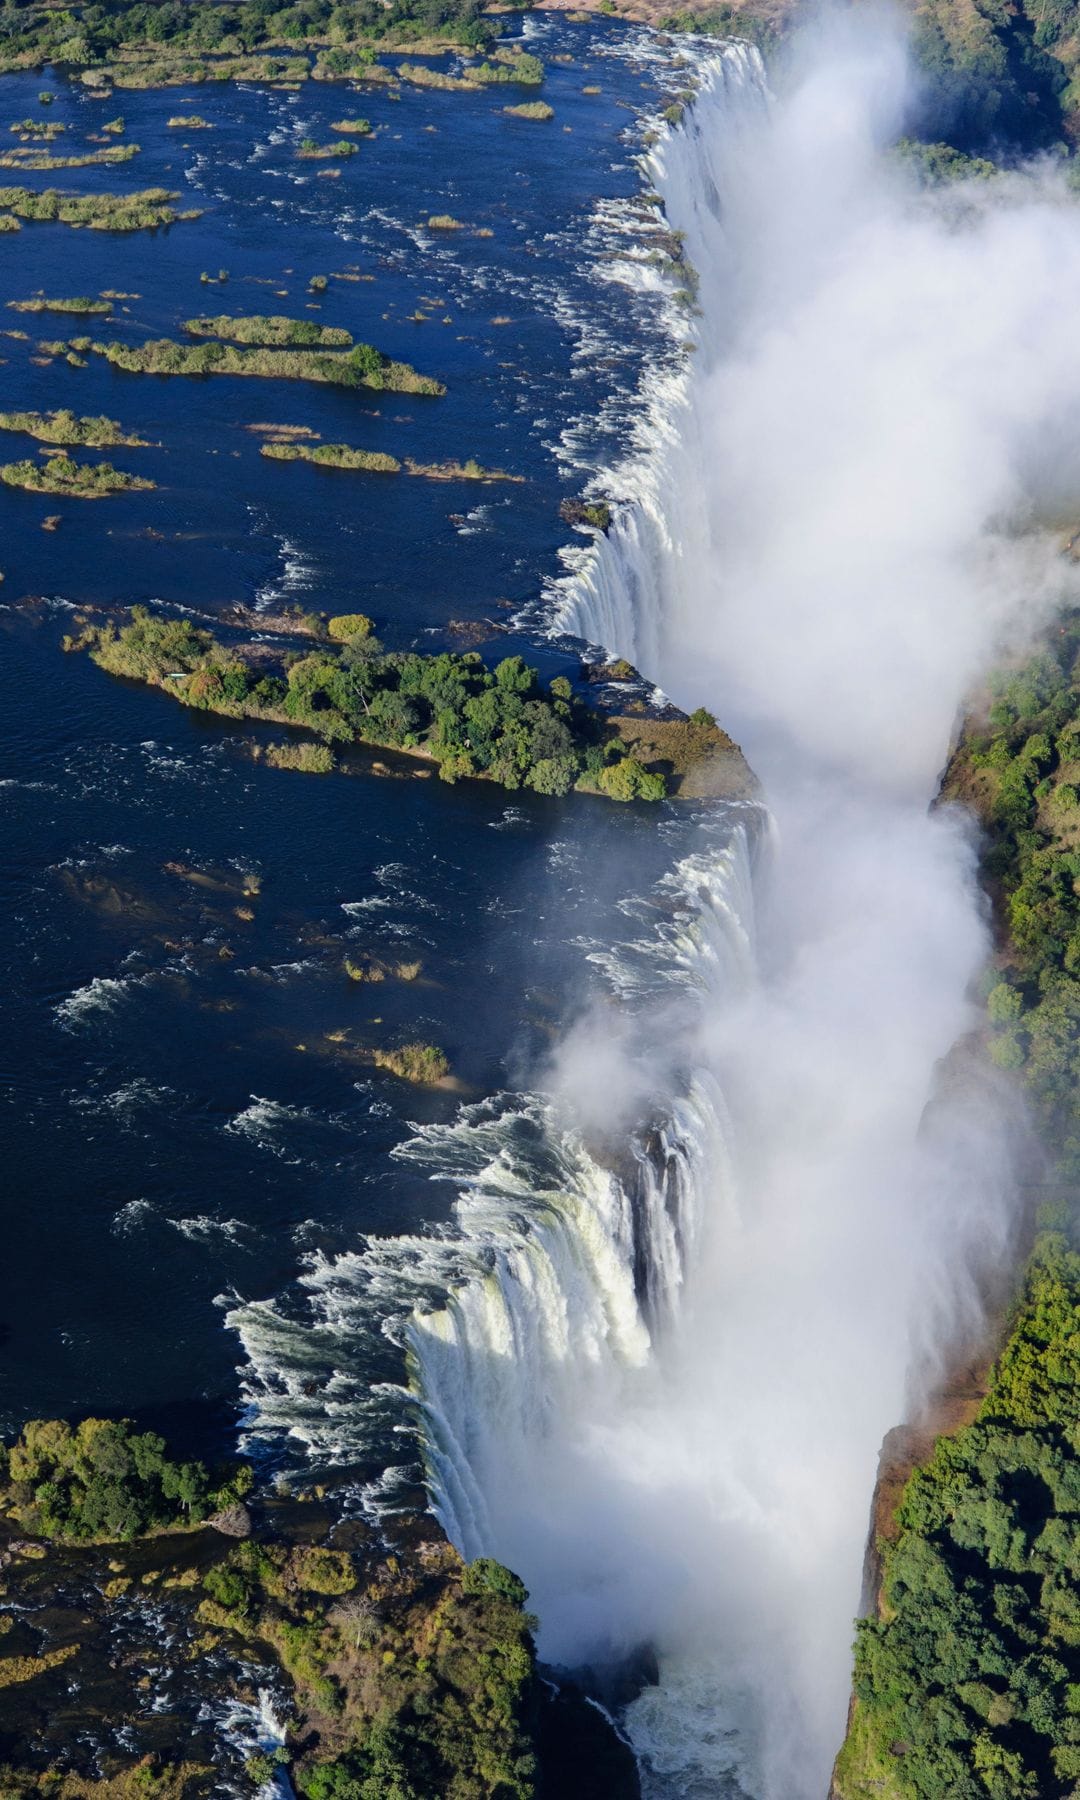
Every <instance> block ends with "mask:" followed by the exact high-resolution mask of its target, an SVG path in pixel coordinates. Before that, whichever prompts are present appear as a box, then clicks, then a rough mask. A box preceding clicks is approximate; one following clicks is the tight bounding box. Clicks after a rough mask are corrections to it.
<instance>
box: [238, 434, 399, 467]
mask: <svg viewBox="0 0 1080 1800" xmlns="http://www.w3.org/2000/svg"><path fill="white" fill-rule="evenodd" d="M259 455H260V456H266V457H269V458H270V459H271V461H273V462H307V463H314V465H315V467H316V468H317V469H365V470H367V471H368V472H369V473H371V474H378V475H396V474H397V473H398V471H399V470H400V468H401V464H400V463H399V462H398V459H397V457H396V456H387V455H385V453H384V452H383V451H381V450H355V449H353V447H352V446H351V445H350V444H315V445H312V444H297V443H294V442H284V441H281V440H271V442H270V443H268V444H260V446H259Z"/></svg>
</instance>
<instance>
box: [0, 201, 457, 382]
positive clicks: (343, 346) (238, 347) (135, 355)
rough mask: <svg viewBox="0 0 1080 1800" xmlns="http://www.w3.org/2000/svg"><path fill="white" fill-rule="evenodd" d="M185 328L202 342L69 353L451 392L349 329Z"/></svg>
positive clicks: (264, 324) (126, 365)
mask: <svg viewBox="0 0 1080 1800" xmlns="http://www.w3.org/2000/svg"><path fill="white" fill-rule="evenodd" d="M0 197H2V190H0ZM184 330H185V331H187V332H189V333H190V334H191V335H192V336H193V337H195V338H198V339H200V340H202V341H200V342H197V343H181V342H178V341H176V340H174V339H172V338H152V339H150V340H149V342H147V343H143V344H138V345H131V344H122V343H119V342H114V343H107V344H106V343H100V342H98V341H96V340H94V339H91V338H87V337H79V338H73V339H71V340H70V343H69V344H68V345H67V346H66V348H68V349H70V350H72V351H74V352H75V353H76V354H77V355H83V356H86V355H92V356H101V357H104V358H105V360H106V361H107V362H110V363H112V365H113V367H114V368H117V369H125V370H127V371H128V373H129V374H135V375H262V376H266V377H276V378H278V379H280V380H285V381H316V382H329V383H331V384H333V385H334V386H337V387H351V388H357V387H365V388H373V389H375V390H376V391H382V390H384V389H385V390H386V391H387V392H390V393H395V394H427V395H433V396H437V395H440V394H445V392H446V387H445V385H444V383H443V382H441V381H437V380H436V379H435V378H434V377H433V376H430V375H421V374H419V373H418V372H417V370H416V369H414V368H412V367H411V366H410V365H409V364H408V363H404V362H397V361H395V360H394V359H393V358H392V357H388V356H384V355H383V353H382V351H380V350H377V349H376V348H375V346H374V345H373V344H362V343H356V342H354V340H353V337H352V334H351V333H350V332H348V331H343V330H339V329H337V328H336V327H332V326H320V325H316V324H315V323H314V322H313V321H311V320H309V319H286V318H279V317H277V316H275V315H261V314H254V315H252V316H250V317H243V318H232V317H230V316H229V315H227V314H220V315H218V316H217V317H214V318H197V319H189V320H187V321H186V323H185V325H184ZM225 339H228V340H230V341H228V342H225V341H223V340H225Z"/></svg>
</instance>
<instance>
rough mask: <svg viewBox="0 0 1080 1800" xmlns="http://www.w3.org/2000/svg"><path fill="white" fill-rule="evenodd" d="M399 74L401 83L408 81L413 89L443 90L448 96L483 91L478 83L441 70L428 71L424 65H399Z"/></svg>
mask: <svg viewBox="0 0 1080 1800" xmlns="http://www.w3.org/2000/svg"><path fill="white" fill-rule="evenodd" d="M397 73H398V77H399V79H400V80H401V81H408V82H410V83H411V85H412V86H413V87H422V88H443V89H444V90H445V92H446V93H448V94H478V93H480V91H481V87H480V83H479V82H478V81H470V80H466V79H465V78H464V77H463V76H460V75H444V74H443V73H442V70H441V69H428V68H425V66H424V64H423V63H416V64H411V63H399V64H398V68H397Z"/></svg>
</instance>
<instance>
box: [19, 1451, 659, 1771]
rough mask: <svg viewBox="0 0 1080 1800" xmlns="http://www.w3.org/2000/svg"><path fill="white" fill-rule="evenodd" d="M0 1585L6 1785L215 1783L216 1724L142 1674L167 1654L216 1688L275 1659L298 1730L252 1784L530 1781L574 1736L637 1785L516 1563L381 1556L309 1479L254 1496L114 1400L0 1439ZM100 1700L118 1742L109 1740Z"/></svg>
mask: <svg viewBox="0 0 1080 1800" xmlns="http://www.w3.org/2000/svg"><path fill="white" fill-rule="evenodd" d="M0 1587H2V1590H3V1598H4V1610H3V1612H2V1613H0V1621H2V1623H0V1746H2V1749H0V1795H3V1797H4V1800H29V1797H30V1796H36V1795H49V1796H53V1797H54V1800H147V1797H148V1796H149V1797H151V1800H204V1797H206V1800H209V1796H211V1795H213V1794H214V1793H220V1791H221V1786H220V1783H221V1774H220V1770H219V1769H218V1768H217V1767H216V1766H215V1763H214V1762H213V1761H212V1760H211V1758H212V1757H213V1755H214V1753H215V1751H216V1749H217V1746H216V1744H215V1741H214V1727H213V1725H212V1724H202V1723H191V1724H190V1725H189V1726H188V1728H187V1729H186V1730H185V1733H184V1741H183V1743H180V1742H178V1741H177V1739H176V1734H175V1730H173V1729H172V1728H173V1727H174V1726H175V1720H172V1721H170V1720H168V1719H165V1720H163V1721H162V1720H157V1719H156V1717H155V1715H154V1713H153V1711H152V1710H151V1709H149V1708H148V1705H147V1695H146V1692H145V1690H146V1688H147V1686H148V1683H149V1681H150V1679H151V1677H150V1675H148V1674H147V1673H146V1671H147V1670H149V1671H156V1670H160V1671H161V1673H162V1674H164V1673H165V1672H166V1671H168V1670H170V1669H173V1668H175V1667H176V1665H177V1664H183V1665H184V1666H185V1667H186V1668H187V1670H188V1674H189V1678H190V1679H191V1680H193V1681H195V1682H199V1681H201V1682H202V1683H203V1685H204V1687H205V1691H206V1694H207V1697H208V1698H209V1699H212V1700H213V1701H215V1702H218V1703H219V1702H220V1701H221V1700H222V1699H223V1698H228V1697H229V1696H230V1695H236V1696H237V1697H241V1698H244V1697H252V1689H251V1676H252V1667H253V1665H255V1666H256V1667H258V1668H263V1669H265V1668H266V1667H267V1665H268V1664H269V1665H270V1666H271V1667H272V1668H273V1669H274V1670H276V1672H277V1679H278V1681H279V1683H280V1684H281V1686H282V1688H283V1689H284V1691H285V1693H286V1694H287V1696H288V1715H289V1716H288V1726H287V1732H286V1735H285V1742H284V1744H283V1745H282V1746H281V1748H280V1749H278V1750H276V1751H274V1752H273V1753H271V1754H269V1755H267V1754H263V1753H261V1752H255V1753H253V1754H252V1755H251V1757H250V1758H249V1760H248V1762H247V1765H246V1768H244V1769H243V1770H242V1771H238V1772H237V1773H238V1774H239V1776H240V1780H241V1782H242V1783H244V1784H245V1786H246V1789H247V1791H249V1792H250V1793H252V1794H254V1793H255V1792H256V1790H257V1789H258V1788H259V1787H260V1786H262V1785H263V1784H264V1783H266V1782H268V1781H270V1780H271V1779H272V1778H273V1776H274V1774H275V1772H276V1771H278V1770H287V1772H288V1774H289V1776H290V1778H291V1781H292V1783H293V1785H294V1788H295V1791H296V1792H297V1793H298V1794H299V1795H301V1796H303V1797H304V1800H390V1797H391V1796H394V1797H396V1800H496V1797H498V1800H532V1797H533V1796H534V1795H535V1794H536V1793H537V1791H538V1779H539V1776H540V1765H541V1759H542V1757H543V1756H545V1755H546V1756H548V1757H549V1758H551V1757H552V1756H554V1761H555V1764H556V1766H557V1765H558V1763H559V1761H560V1760H562V1761H565V1760H566V1759H567V1757H568V1756H569V1757H570V1758H572V1757H573V1756H575V1755H581V1754H587V1755H588V1756H589V1757H590V1759H591V1760H592V1761H593V1762H594V1763H595V1762H596V1761H599V1763H600V1764H601V1765H602V1764H603V1762H604V1760H605V1759H607V1761H608V1763H609V1764H610V1766H611V1768H612V1770H613V1772H618V1771H620V1770H621V1772H622V1785H621V1786H619V1785H618V1784H617V1781H616V1780H615V1779H613V1781H612V1783H611V1785H610V1786H609V1788H608V1789H607V1791H608V1792H610V1793H611V1794H613V1795H616V1794H620V1793H621V1794H623V1795H625V1796H626V1800H631V1796H632V1795H633V1794H634V1793H635V1792H636V1784H635V1782H634V1780H633V1769H632V1759H631V1758H630V1756H629V1752H628V1751H627V1750H626V1749H625V1747H624V1746H622V1745H620V1744H619V1743H618V1741H617V1740H616V1739H615V1737H614V1734H612V1733H609V1732H608V1731H607V1728H606V1726H605V1725H604V1724H603V1721H601V1720H600V1719H599V1715H598V1714H596V1713H595V1712H594V1711H593V1709H591V1708H588V1707H587V1706H585V1705H584V1704H583V1703H582V1702H581V1700H580V1698H578V1699H577V1700H576V1701H575V1699H574V1698H573V1697H572V1696H562V1697H560V1699H559V1700H558V1701H555V1700H554V1699H553V1697H552V1695H551V1693H550V1690H549V1687H548V1686H547V1684H545V1683H543V1682H541V1680H540V1679H539V1676H538V1672H537V1667H536V1658H535V1651H534V1647H533V1640H532V1631H533V1627H534V1624H535V1621H534V1620H533V1619H532V1618H531V1617H530V1615H529V1613H528V1612H527V1611H526V1602H527V1595H526V1592H525V1589H524V1587H523V1586H522V1584H521V1582H520V1581H519V1580H518V1579H517V1577H516V1576H515V1575H513V1574H511V1572H510V1571H509V1570H507V1569H505V1568H503V1567H502V1566H501V1565H500V1564H498V1563H496V1562H493V1561H491V1560H490V1559H480V1560H479V1561H477V1562H474V1563H472V1564H465V1563H463V1562H462V1561H461V1559H460V1558H459V1557H458V1556H457V1554H456V1553H455V1552H454V1551H453V1550H452V1549H450V1548H449V1546H448V1545H447V1544H446V1543H445V1542H442V1541H440V1542H420V1543H413V1544H412V1545H402V1546H399V1547H398V1548H396V1549H395V1550H394V1551H393V1552H392V1553H390V1552H388V1551H387V1549H386V1547H385V1545H383V1544H382V1543H381V1542H380V1541H379V1540H378V1539H377V1538H376V1537H375V1535H374V1534H373V1533H371V1532H370V1531H368V1530H367V1528H366V1527H363V1526H360V1525H357V1524H355V1523H353V1524H351V1525H350V1524H341V1523H340V1522H335V1520H334V1518H333V1516H332V1513H331V1510H330V1509H329V1508H328V1507H323V1506H321V1505H320V1504H319V1502H318V1501H317V1500H316V1499H315V1498H314V1497H311V1496H308V1497H306V1499H288V1500H286V1499H282V1498H280V1497H275V1496H272V1495H260V1494H259V1493H258V1492H257V1491H255V1484H254V1480H253V1475H252V1470H251V1468H250V1466H249V1465H248V1464H246V1463H239V1464H233V1465H232V1466H230V1467H228V1468H226V1469H220V1470H216V1471H209V1470H207V1469H206V1468H205V1467H204V1465H203V1464H202V1463H200V1462H193V1461H187V1462H185V1461H179V1460H176V1459H174V1458H173V1457H172V1456H171V1455H170V1453H169V1451H168V1448H167V1446H166V1444H165V1442H164V1440H163V1439H162V1438H161V1437H159V1436H158V1435H157V1434H156V1433H153V1432H145V1431H138V1430H137V1429H136V1428H135V1427H134V1426H133V1425H131V1424H130V1423H129V1422H126V1421H111V1420H103V1419H84V1420H83V1421H82V1422H81V1423H79V1424H77V1425H75V1426H72V1425H70V1424H68V1423H66V1422H64V1421H62V1420H35V1421H32V1422H31V1423H30V1424H28V1425H27V1426H26V1427H25V1428H24V1430H23V1431H22V1433H21V1434H20V1436H19V1437H18V1439H17V1440H16V1441H15V1442H14V1443H11V1444H9V1445H6V1446H3V1445H0ZM148 1605H149V1606H151V1607H152V1608H153V1612H154V1623H153V1624H152V1626H151V1627H149V1628H148V1627H147V1623H146V1609H147V1606H148ZM118 1627H120V1628H121V1629H124V1630H125V1631H126V1633H127V1635H126V1637H125V1639H124V1642H125V1645H126V1646H127V1647H128V1648H127V1653H125V1654H123V1655H117V1654H115V1651H114V1649H113V1644H114V1642H115V1640H114V1639H113V1637H112V1636H111V1634H112V1633H113V1632H114V1631H115V1630H116V1629H117V1628H118ZM132 1645H137V1649H136V1650H135V1652H134V1654H132V1653H131V1650H130V1647H131V1646H132ZM590 1715H591V1716H590ZM103 1717H105V1718H110V1719H117V1720H121V1719H122V1720H124V1721H125V1733H124V1737H125V1738H126V1740H127V1741H126V1745H125V1746H124V1747H121V1745H120V1743H119V1742H117V1744H116V1745H115V1746H114V1747H113V1748H111V1749H110V1748H106V1749H105V1750H104V1751H99V1749H98V1748H97V1746H96V1740H97V1737H98V1735H99V1728H100V1723H101V1720H102V1718H103ZM162 1725H164V1727H165V1730H164V1732H163V1731H162V1729H161V1726H162Z"/></svg>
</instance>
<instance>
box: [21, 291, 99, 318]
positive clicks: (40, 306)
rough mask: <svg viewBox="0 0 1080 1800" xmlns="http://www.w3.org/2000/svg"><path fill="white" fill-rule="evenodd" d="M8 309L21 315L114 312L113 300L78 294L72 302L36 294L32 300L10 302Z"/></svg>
mask: <svg viewBox="0 0 1080 1800" xmlns="http://www.w3.org/2000/svg"><path fill="white" fill-rule="evenodd" d="M8 309H9V311H11V312H20V313H43V312H55V313H80V314H81V313H104V314H108V313H111V312H112V309H113V303H112V301H111V300H105V299H101V300H92V299H91V298H90V297H89V295H87V294H78V295H76V296H75V297H74V299H71V300H48V299H46V298H45V297H44V296H43V295H41V294H35V296H34V297H33V299H32V300H9V301H8Z"/></svg>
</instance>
